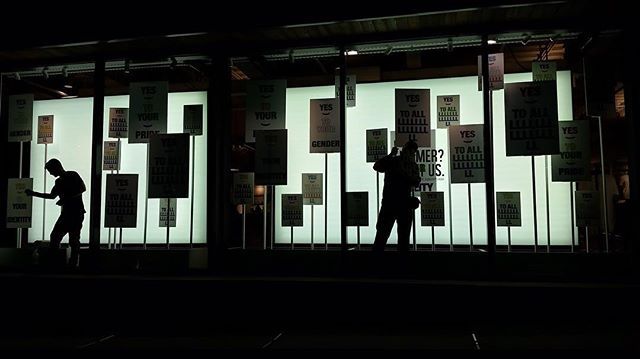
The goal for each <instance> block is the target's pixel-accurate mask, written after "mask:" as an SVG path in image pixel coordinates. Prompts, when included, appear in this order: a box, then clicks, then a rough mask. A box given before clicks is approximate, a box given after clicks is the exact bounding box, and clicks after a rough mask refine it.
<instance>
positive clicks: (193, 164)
mask: <svg viewBox="0 0 640 359" xmlns="http://www.w3.org/2000/svg"><path fill="white" fill-rule="evenodd" d="M191 148H192V150H191V153H192V155H191V219H190V222H191V223H189V246H190V247H191V248H193V203H194V200H195V197H194V190H195V180H196V176H195V174H196V136H191ZM244 212H245V211H244V205H243V208H242V249H244ZM176 220H177V218H176Z"/></svg>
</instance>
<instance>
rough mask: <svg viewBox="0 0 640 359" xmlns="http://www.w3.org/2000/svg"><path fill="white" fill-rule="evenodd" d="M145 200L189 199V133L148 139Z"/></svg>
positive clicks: (156, 136)
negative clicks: (147, 195)
mask: <svg viewBox="0 0 640 359" xmlns="http://www.w3.org/2000/svg"><path fill="white" fill-rule="evenodd" d="M148 178H149V182H148V193H149V197H148V198H187V197H189V134H188V133H174V134H169V135H167V134H159V135H152V136H151V139H149V175H148Z"/></svg>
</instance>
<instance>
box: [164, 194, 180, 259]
mask: <svg viewBox="0 0 640 359" xmlns="http://www.w3.org/2000/svg"><path fill="white" fill-rule="evenodd" d="M176 202H177V201H176ZM176 204H177V203H176ZM166 216H167V217H166V219H165V223H166V224H167V249H169V228H170V227H171V225H170V224H171V223H170V222H169V217H170V216H171V198H167V214H166Z"/></svg>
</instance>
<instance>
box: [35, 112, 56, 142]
mask: <svg viewBox="0 0 640 359" xmlns="http://www.w3.org/2000/svg"><path fill="white" fill-rule="evenodd" d="M52 143H53V115H44V116H38V144H39V145H50V144H52Z"/></svg>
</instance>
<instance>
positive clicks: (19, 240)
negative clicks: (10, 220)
mask: <svg viewBox="0 0 640 359" xmlns="http://www.w3.org/2000/svg"><path fill="white" fill-rule="evenodd" d="M1 77H2V76H1V75H0V78H1ZM0 102H1V101H0ZM23 151H24V146H23V142H22V141H20V163H19V164H18V178H22V160H23V156H24V155H23ZM16 236H17V238H16V248H22V228H18V230H17V231H16Z"/></svg>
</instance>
